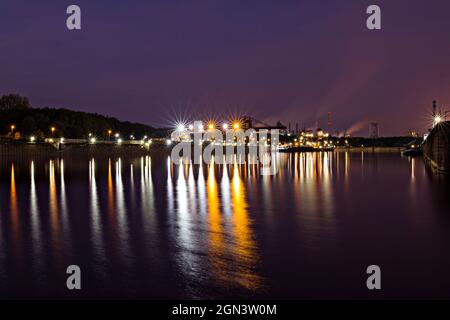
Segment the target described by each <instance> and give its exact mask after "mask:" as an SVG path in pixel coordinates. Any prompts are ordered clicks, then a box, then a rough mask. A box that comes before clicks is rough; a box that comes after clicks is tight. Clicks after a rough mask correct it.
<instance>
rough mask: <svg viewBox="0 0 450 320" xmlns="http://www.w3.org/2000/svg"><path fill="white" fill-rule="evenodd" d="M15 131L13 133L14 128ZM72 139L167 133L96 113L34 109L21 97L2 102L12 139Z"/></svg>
mask: <svg viewBox="0 0 450 320" xmlns="http://www.w3.org/2000/svg"><path fill="white" fill-rule="evenodd" d="M12 125H13V126H14V129H13V130H12V129H11V126H12ZM52 127H54V128H55V132H54V136H55V137H65V138H72V139H83V138H86V137H87V136H88V135H89V133H92V134H93V135H94V136H96V137H98V138H99V139H106V138H108V137H109V135H108V131H109V130H111V131H112V132H111V138H113V137H114V134H115V133H119V134H120V136H121V137H123V138H124V139H128V138H129V137H130V136H131V135H133V136H134V137H135V138H136V139H142V137H144V136H148V137H159V136H164V135H165V134H166V130H164V129H156V128H153V127H151V126H148V125H144V124H139V123H131V122H128V121H119V120H118V119H116V118H111V117H105V116H103V115H99V114H96V113H86V112H78V111H72V110H68V109H53V108H33V107H32V106H31V104H30V102H29V100H28V99H27V98H25V97H21V96H19V95H15V94H10V95H4V96H2V97H1V98H0V134H1V135H8V134H11V132H15V133H17V132H19V133H20V135H21V136H22V137H26V136H31V135H33V136H36V138H38V139H42V138H44V137H49V136H51V135H52V133H51V128H52Z"/></svg>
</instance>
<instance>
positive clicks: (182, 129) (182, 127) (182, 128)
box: [177, 123, 186, 131]
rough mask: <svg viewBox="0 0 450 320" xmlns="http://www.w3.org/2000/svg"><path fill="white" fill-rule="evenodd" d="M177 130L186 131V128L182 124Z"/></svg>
mask: <svg viewBox="0 0 450 320" xmlns="http://www.w3.org/2000/svg"><path fill="white" fill-rule="evenodd" d="M177 130H178V131H184V130H186V127H185V126H184V124H182V123H180V124H179V125H178V127H177Z"/></svg>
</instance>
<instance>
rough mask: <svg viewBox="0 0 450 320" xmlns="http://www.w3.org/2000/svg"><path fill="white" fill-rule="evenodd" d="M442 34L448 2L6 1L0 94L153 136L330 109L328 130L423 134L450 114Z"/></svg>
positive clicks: (1, 5)
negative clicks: (181, 126) (200, 123)
mask: <svg viewBox="0 0 450 320" xmlns="http://www.w3.org/2000/svg"><path fill="white" fill-rule="evenodd" d="M70 4H77V5H79V6H80V7H81V10H82V30H81V31H68V30H67V29H66V23H65V21H66V17H67V15H66V13H65V11H66V7H67V6H68V5H70ZM371 4H378V5H379V6H380V7H381V9H382V28H383V29H382V30H381V31H369V30H368V29H366V18H367V15H366V13H365V11H366V8H367V6H368V5H371ZM449 35H450V1H448V0H395V1H392V0H391V1H380V0H377V1H365V0H320V1H318V0H308V1H306V0H303V1H302V0H299V1H288V0H286V1H275V0H273V1H261V0H258V1H256V0H255V1H234V0H222V1H213V0H211V1H187V0H186V1H156V0H151V1H149V0H147V1H133V0H127V1H106V0H104V1H98V0H95V1H94V0H89V1H80V0H76V1H70V2H69V1H45V0H42V1H31V0H30V1H23V0H2V1H1V2H0V94H6V93H19V94H22V95H26V96H28V97H29V98H30V100H31V102H32V104H33V105H34V106H39V107H44V106H50V107H66V108H70V109H75V110H81V111H88V112H98V113H102V114H106V115H111V116H115V117H118V118H120V119H123V120H130V121H137V122H143V123H147V124H150V125H155V126H166V125H168V124H170V122H171V121H174V120H175V119H176V118H180V117H187V116H189V115H193V114H195V115H198V116H199V117H200V116H205V117H211V116H214V115H217V114H220V113H226V114H228V113H233V112H238V113H240V114H250V115H252V116H254V117H255V118H257V119H261V120H264V121H266V122H275V121H277V120H280V121H282V122H283V123H284V124H286V125H287V123H288V122H289V121H291V123H292V126H295V123H296V122H299V124H300V126H301V127H303V126H305V127H312V126H314V125H315V123H316V121H318V123H319V125H321V126H324V127H326V115H327V112H329V111H331V112H333V122H334V129H335V131H337V130H344V129H350V128H351V131H352V132H354V133H359V134H360V135H364V136H367V135H368V132H369V129H368V125H367V122H372V121H377V122H379V126H380V134H381V135H400V134H405V133H406V132H407V130H408V129H414V130H417V131H419V132H424V131H425V130H426V128H427V126H428V125H429V124H430V123H429V122H428V118H427V117H428V116H429V115H430V110H431V101H432V100H433V99H436V100H438V103H439V104H440V105H443V108H445V107H446V106H448V108H447V109H450V105H449V104H450V37H449Z"/></svg>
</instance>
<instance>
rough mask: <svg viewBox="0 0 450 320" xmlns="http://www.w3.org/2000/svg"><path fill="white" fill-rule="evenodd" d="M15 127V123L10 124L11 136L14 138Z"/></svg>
mask: <svg viewBox="0 0 450 320" xmlns="http://www.w3.org/2000/svg"><path fill="white" fill-rule="evenodd" d="M15 128H16V126H15V125H11V138H13V139H14V129H15Z"/></svg>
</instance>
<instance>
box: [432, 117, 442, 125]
mask: <svg viewBox="0 0 450 320" xmlns="http://www.w3.org/2000/svg"><path fill="white" fill-rule="evenodd" d="M441 122H442V118H441V116H440V115H436V116H435V117H434V126H436V125H438V124H439V123H441Z"/></svg>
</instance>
